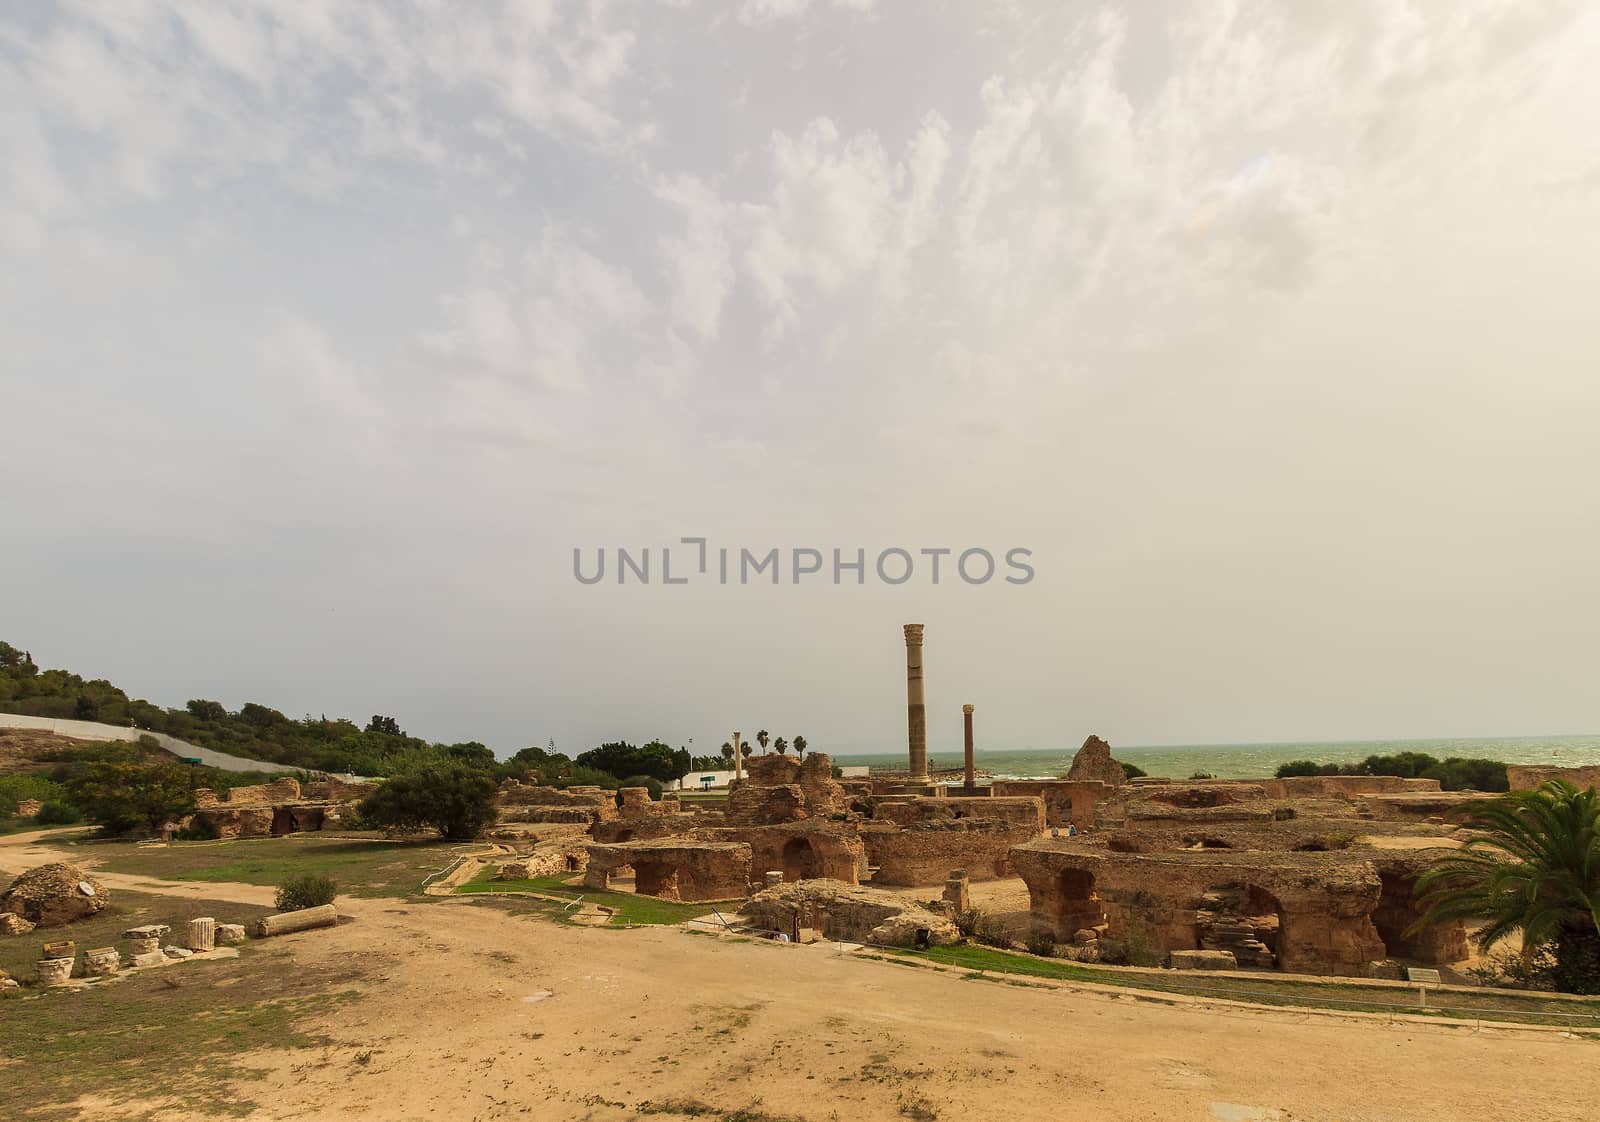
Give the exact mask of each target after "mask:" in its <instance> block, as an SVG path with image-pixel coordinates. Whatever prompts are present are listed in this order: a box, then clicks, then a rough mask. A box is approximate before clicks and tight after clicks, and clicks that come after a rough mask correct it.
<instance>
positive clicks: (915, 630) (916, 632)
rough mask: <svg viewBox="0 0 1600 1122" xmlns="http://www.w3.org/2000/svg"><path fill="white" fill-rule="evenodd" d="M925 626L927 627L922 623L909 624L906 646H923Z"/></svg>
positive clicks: (907, 625) (906, 631)
mask: <svg viewBox="0 0 1600 1122" xmlns="http://www.w3.org/2000/svg"><path fill="white" fill-rule="evenodd" d="M924 626H926V625H925V624H921V623H908V624H906V625H905V633H906V646H908V647H920V646H922V629H923V627H924Z"/></svg>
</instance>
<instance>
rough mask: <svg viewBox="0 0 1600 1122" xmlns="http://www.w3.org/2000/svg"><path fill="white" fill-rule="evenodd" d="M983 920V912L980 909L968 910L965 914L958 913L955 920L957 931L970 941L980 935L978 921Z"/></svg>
mask: <svg viewBox="0 0 1600 1122" xmlns="http://www.w3.org/2000/svg"><path fill="white" fill-rule="evenodd" d="M982 918H983V911H982V910H981V909H979V908H968V909H967V910H966V911H964V912H957V913H956V918H955V924H956V930H957V931H959V932H961V934H962V935H964V936H965V937H966V938H968V939H970V938H972V937H973V936H974V935H976V934H977V933H978V921H979V920H981V919H982Z"/></svg>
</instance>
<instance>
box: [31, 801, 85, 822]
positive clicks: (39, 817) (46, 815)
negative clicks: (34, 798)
mask: <svg viewBox="0 0 1600 1122" xmlns="http://www.w3.org/2000/svg"><path fill="white" fill-rule="evenodd" d="M33 821H34V824H35V825H38V826H76V825H77V824H78V823H79V822H82V821H83V815H82V814H81V813H79V811H78V808H77V807H75V806H73V805H72V804H71V803H69V802H64V801H62V800H61V799H51V800H50V801H49V802H47V803H45V804H44V805H43V806H41V807H40V808H39V813H38V814H35V815H34V816H33Z"/></svg>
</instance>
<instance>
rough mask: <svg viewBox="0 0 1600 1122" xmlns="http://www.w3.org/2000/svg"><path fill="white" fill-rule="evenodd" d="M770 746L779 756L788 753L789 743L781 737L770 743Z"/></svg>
mask: <svg viewBox="0 0 1600 1122" xmlns="http://www.w3.org/2000/svg"><path fill="white" fill-rule="evenodd" d="M772 746H773V747H774V748H776V749H777V750H778V755H780V756H782V755H784V754H785V753H787V752H788V751H789V742H788V741H787V740H785V739H784V738H783V737H781V736H780V737H778V739H776V740H774V741H773V742H772Z"/></svg>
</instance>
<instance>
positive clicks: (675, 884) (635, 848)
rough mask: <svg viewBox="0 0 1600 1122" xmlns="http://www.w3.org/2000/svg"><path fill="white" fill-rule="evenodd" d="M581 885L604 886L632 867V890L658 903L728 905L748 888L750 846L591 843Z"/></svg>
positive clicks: (691, 842)
mask: <svg viewBox="0 0 1600 1122" xmlns="http://www.w3.org/2000/svg"><path fill="white" fill-rule="evenodd" d="M588 851H589V861H588V867H587V868H586V869H585V871H584V881H583V882H584V884H585V885H586V886H587V887H589V888H594V889H605V888H607V887H609V879H610V877H611V875H612V874H613V873H614V872H615V871H616V870H618V869H620V868H623V867H624V866H630V865H631V866H632V867H633V875H634V891H635V892H637V893H638V894H639V895H641V896H657V897H660V898H661V899H663V900H683V901H700V900H732V899H739V898H742V897H743V896H744V895H745V894H746V893H747V892H748V891H749V886H750V847H749V846H748V845H742V844H739V843H737V842H720V841H698V840H693V839H689V838H673V839H663V840H660V841H635V842H621V843H618V844H615V845H601V844H599V843H590V845H589V846H588Z"/></svg>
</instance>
